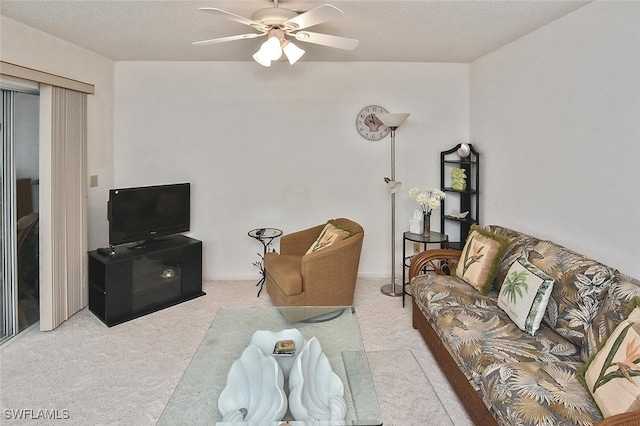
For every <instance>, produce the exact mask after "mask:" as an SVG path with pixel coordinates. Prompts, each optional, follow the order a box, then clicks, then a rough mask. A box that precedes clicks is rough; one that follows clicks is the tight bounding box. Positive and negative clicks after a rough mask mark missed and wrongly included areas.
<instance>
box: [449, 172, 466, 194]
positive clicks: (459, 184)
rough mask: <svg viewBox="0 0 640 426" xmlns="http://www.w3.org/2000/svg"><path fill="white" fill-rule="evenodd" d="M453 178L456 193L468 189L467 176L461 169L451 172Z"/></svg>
mask: <svg viewBox="0 0 640 426" xmlns="http://www.w3.org/2000/svg"><path fill="white" fill-rule="evenodd" d="M451 178H452V180H453V185H452V187H453V189H455V190H456V191H464V190H465V189H467V174H466V173H465V171H464V170H463V169H461V168H459V167H456V168H455V169H453V170H452V171H451Z"/></svg>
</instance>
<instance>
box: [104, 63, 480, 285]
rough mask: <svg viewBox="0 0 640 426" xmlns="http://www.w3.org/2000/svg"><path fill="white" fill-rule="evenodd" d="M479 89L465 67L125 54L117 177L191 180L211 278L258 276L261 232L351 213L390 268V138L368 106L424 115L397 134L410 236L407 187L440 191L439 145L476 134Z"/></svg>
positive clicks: (375, 265) (373, 267)
mask: <svg viewBox="0 0 640 426" xmlns="http://www.w3.org/2000/svg"><path fill="white" fill-rule="evenodd" d="M468 93H469V89H468V65H466V64H415V63H412V64H409V63H406V64H405V63H394V64H379V63H304V62H300V63H297V64H296V65H295V66H289V65H288V64H286V63H284V64H280V63H279V64H275V65H274V66H273V67H271V68H263V67H261V66H260V65H258V64H256V63H253V62H238V63H219V62H218V63H207V62H193V63H185V62H176V63H173V62H118V63H116V66H115V94H116V99H115V135H114V140H115V143H114V145H115V183H116V186H120V187H123V186H137V185H148V184H162V183H170V182H181V181H190V182H191V183H192V232H191V235H192V236H193V237H195V238H198V239H200V240H202V241H203V242H204V276H205V278H209V279H211V278H230V277H232V278H255V277H257V269H256V268H255V267H253V266H252V263H253V262H254V261H255V260H257V256H256V253H257V252H258V251H261V250H262V246H260V244H259V243H258V242H257V241H255V240H253V239H251V238H249V237H248V236H247V232H248V231H249V230H251V229H253V228H257V227H268V226H270V227H277V228H281V229H282V230H283V231H285V232H291V231H295V230H299V229H302V228H305V227H309V226H312V225H316V224H318V223H322V222H324V221H326V220H327V219H329V218H334V217H340V216H345V217H349V218H352V219H353V220H355V221H357V222H359V223H361V224H362V225H363V227H364V229H365V240H364V248H363V253H362V259H361V263H360V274H361V275H362V276H376V277H378V276H379V277H388V276H390V271H391V264H390V262H391V260H390V242H389V240H390V207H389V205H390V198H389V195H388V194H387V192H386V186H385V183H384V181H383V177H384V176H388V175H389V174H390V140H389V137H387V138H386V139H384V140H382V141H378V142H370V141H366V140H364V139H363V138H361V137H360V136H359V134H358V133H357V132H356V129H355V120H356V115H357V113H358V112H359V111H360V110H361V109H362V108H363V107H365V106H367V105H371V104H378V105H381V106H383V107H385V108H387V109H388V110H389V111H390V112H410V113H411V114H412V115H411V117H409V119H408V121H407V122H406V123H405V124H404V125H403V126H402V127H400V128H399V129H398V131H397V132H396V156H397V159H396V178H397V180H401V181H403V190H402V191H401V192H400V193H399V194H398V196H397V231H396V235H397V236H401V235H402V232H403V231H405V230H408V219H409V217H410V216H411V214H412V212H413V209H414V208H416V205H415V203H414V202H413V201H412V200H411V199H410V198H409V196H408V195H407V190H408V189H409V188H410V187H412V186H420V187H423V188H425V187H437V186H438V185H439V156H438V153H439V152H440V151H441V150H443V149H446V148H450V147H452V146H454V145H455V144H456V143H458V142H460V141H462V140H466V139H467V137H468V134H467V129H468ZM434 228H436V229H438V228H439V221H437V220H434ZM397 239H398V242H397V243H396V245H397V254H398V256H397V257H398V261H397V263H398V267H397V275H398V276H399V275H400V273H401V270H400V269H399V265H400V254H401V252H402V248H401V238H397ZM399 282H400V280H398V283H399Z"/></svg>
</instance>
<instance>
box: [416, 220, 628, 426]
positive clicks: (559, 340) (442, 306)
mask: <svg viewBox="0 0 640 426" xmlns="http://www.w3.org/2000/svg"><path fill="white" fill-rule="evenodd" d="M476 228H477V230H478V231H481V232H482V233H483V234H487V235H490V236H494V237H495V238H496V239H498V240H500V241H503V242H504V244H503V245H504V247H503V250H502V251H500V253H499V255H498V257H497V258H496V260H495V261H494V262H493V263H494V265H493V266H494V269H493V270H492V271H491V274H490V275H491V276H490V278H491V288H487V289H486V291H483V293H486V294H481V292H480V291H478V290H477V289H476V288H474V287H472V286H471V285H470V284H468V283H467V282H466V281H465V279H463V278H464V275H463V278H461V277H460V270H461V268H462V267H461V266H460V265H461V263H462V262H463V260H464V261H465V262H467V261H468V260H469V259H471V262H472V261H473V258H472V256H476V257H478V256H479V257H482V256H481V255H482V254H483V253H482V248H480V249H478V248H477V247H475V246H474V247H469V248H467V247H468V246H469V243H470V242H469V240H467V244H466V245H465V249H463V250H462V251H455V250H428V251H425V252H422V253H420V254H418V255H416V256H414V258H413V259H412V262H411V267H410V271H409V278H410V280H411V284H410V285H411V292H412V295H413V302H412V305H413V306H412V308H413V326H414V328H417V329H418V330H419V331H420V332H421V334H422V336H423V338H424V339H425V341H426V343H427V344H428V346H429V347H430V349H431V351H432V352H433V355H434V357H435V358H436V359H437V360H438V362H439V364H440V366H441V368H442V371H443V372H444V373H445V374H446V375H447V377H448V379H449V381H450V383H451V385H452V386H453V388H454V389H455V391H456V392H457V394H458V396H459V397H460V399H461V401H462V403H463V404H464V405H465V407H466V408H467V411H468V413H469V415H470V417H471V418H472V419H473V420H474V422H475V423H476V424H500V425H591V424H596V423H599V422H600V423H601V424H640V420H639V418H640V417H639V416H638V415H636V414H635V413H632V414H623V415H619V416H613V417H609V418H608V419H606V420H604V421H603V415H602V414H601V411H600V410H599V408H598V405H597V404H596V403H595V402H594V399H593V398H592V395H591V394H590V392H589V391H588V390H587V388H586V387H585V386H584V385H583V379H582V380H581V378H580V377H581V375H580V374H576V372H577V371H578V370H579V369H581V368H582V369H584V368H585V367H584V365H585V363H587V362H588V361H589V360H590V359H591V358H592V356H593V355H594V354H595V353H596V352H597V351H598V349H599V348H600V347H602V346H603V345H604V343H605V341H606V340H607V338H608V337H609V336H610V335H611V333H612V332H613V330H614V329H615V328H616V326H617V325H618V324H619V323H620V322H621V321H623V320H624V318H625V315H626V313H625V310H626V308H627V305H629V304H630V303H631V301H632V300H633V301H634V303H635V299H634V298H635V296H638V295H640V281H638V280H636V279H633V278H631V277H629V276H625V275H623V274H621V273H619V272H618V271H616V270H615V269H613V268H611V267H608V266H606V265H603V264H601V263H598V262H596V261H594V260H591V259H588V258H587V257H585V256H583V255H581V254H578V253H575V252H573V251H571V250H568V249H566V248H564V247H562V246H559V245H558V244H555V243H553V242H550V241H544V240H540V239H537V238H535V237H532V236H529V235H526V234H523V233H520V232H517V231H514V230H510V229H507V228H504V227H500V226H487V227H486V228H484V229H482V228H479V227H476ZM472 234H473V232H472V233H470V236H469V238H471V235H472ZM465 250H466V253H465ZM485 253H486V252H485ZM465 254H466V255H467V256H468V257H467V258H465V257H464V256H465ZM461 255H462V257H463V260H459V257H460V256H461ZM523 258H524V259H526V261H528V262H530V263H531V264H533V265H535V267H537V268H538V269H539V270H541V271H543V272H544V274H546V276H548V277H550V278H551V279H552V280H553V286H552V288H551V289H550V290H549V292H548V301H547V302H546V303H547V306H546V309H543V312H544V313H542V312H541V313H540V316H541V317H542V315H544V318H543V319H542V318H541V323H540V325H539V328H538V329H537V331H535V333H533V334H532V333H530V332H526V331H523V330H522V329H520V328H519V327H518V326H517V325H516V324H515V323H514V321H513V320H512V318H511V317H510V316H509V314H508V313H507V312H505V310H503V308H501V307H500V306H499V304H498V299H499V297H500V293H501V287H502V283H503V282H508V281H505V279H507V276H508V274H509V271H510V268H512V267H513V265H514V262H516V261H518V260H520V259H523ZM522 262H525V261H524V260H522ZM459 266H460V268H459ZM426 271H429V272H426ZM544 274H543V275H544ZM511 290H513V288H511ZM536 300H537V299H536ZM535 303H538V302H537V301H536V302H534V305H535ZM635 361H640V360H635ZM639 369H640V368H639ZM638 374H639V375H640V372H639V373H638ZM629 417H632V418H633V420H630V419H629ZM632 421H635V422H637V423H630V422H632Z"/></svg>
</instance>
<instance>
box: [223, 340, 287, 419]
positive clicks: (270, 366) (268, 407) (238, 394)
mask: <svg viewBox="0 0 640 426" xmlns="http://www.w3.org/2000/svg"><path fill="white" fill-rule="evenodd" d="M218 410H219V411H220V414H222V421H223V422H242V421H244V422H261V421H266V422H269V421H278V420H281V419H282V418H283V417H284V415H285V414H286V412H287V396H286V395H285V393H284V377H283V374H282V370H281V369H280V367H279V366H278V363H277V362H276V360H275V359H274V358H273V357H272V356H271V355H265V353H264V352H263V351H262V350H261V349H260V348H259V347H258V346H256V345H252V344H250V345H249V346H247V348H246V349H245V350H244V351H243V352H242V355H240V358H238V359H237V360H235V361H234V362H233V364H232V365H231V369H230V370H229V374H228V375H227V384H226V386H225V388H224V389H223V390H222V392H221V393H220V398H219V399H218Z"/></svg>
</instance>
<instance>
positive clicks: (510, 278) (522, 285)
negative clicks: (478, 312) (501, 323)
mask: <svg viewBox="0 0 640 426" xmlns="http://www.w3.org/2000/svg"><path fill="white" fill-rule="evenodd" d="M551 290H553V278H551V277H550V276H549V275H547V274H545V273H544V272H542V271H541V270H540V269H538V268H537V267H535V266H534V265H533V264H531V262H529V261H528V260H527V259H525V258H524V257H521V258H520V259H518V260H517V261H516V262H513V265H511V268H510V269H509V273H508V274H507V276H506V277H505V279H504V284H502V288H501V289H500V296H499V297H498V306H500V307H501V308H502V309H503V310H504V311H505V312H506V313H507V314H508V315H509V318H511V319H512V320H513V322H514V323H515V324H516V325H517V326H518V327H519V328H520V329H521V330H523V331H525V332H527V333H529V334H531V335H533V334H535V332H536V331H537V330H538V328H539V327H540V323H541V322H542V317H543V316H544V312H545V309H546V308H547V303H549V297H550V296H551Z"/></svg>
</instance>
